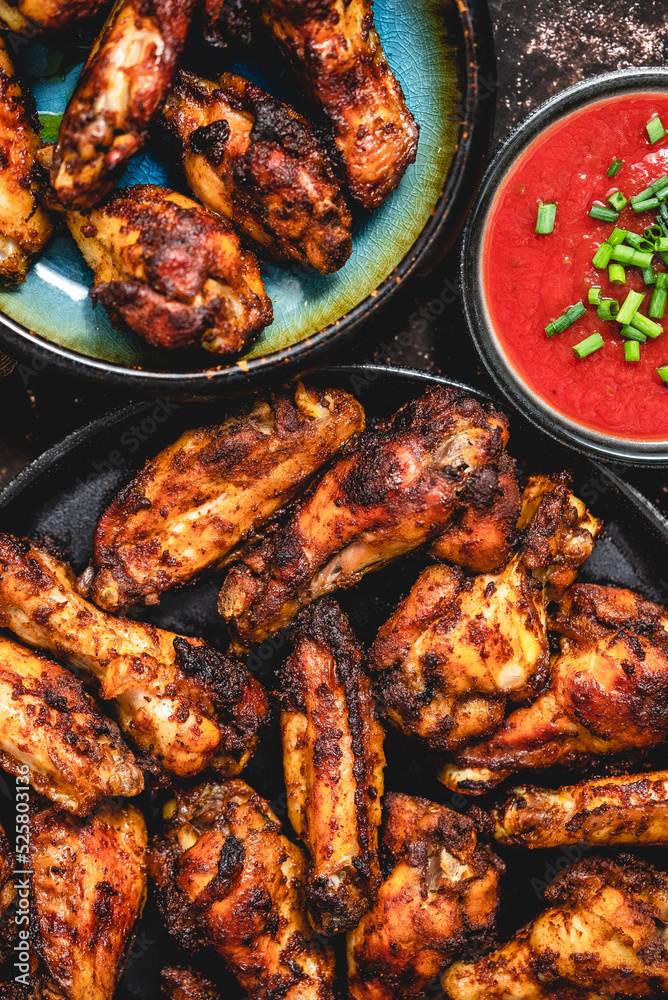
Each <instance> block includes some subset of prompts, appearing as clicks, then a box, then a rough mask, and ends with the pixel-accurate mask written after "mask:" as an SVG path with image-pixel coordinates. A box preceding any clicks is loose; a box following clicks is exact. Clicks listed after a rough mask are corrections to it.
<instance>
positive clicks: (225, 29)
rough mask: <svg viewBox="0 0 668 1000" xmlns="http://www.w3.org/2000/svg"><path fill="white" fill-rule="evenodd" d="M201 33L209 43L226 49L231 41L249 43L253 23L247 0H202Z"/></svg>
mask: <svg viewBox="0 0 668 1000" xmlns="http://www.w3.org/2000/svg"><path fill="white" fill-rule="evenodd" d="M202 21H203V24H202V33H203V35H204V40H205V41H206V42H208V44H209V45H215V46H216V47H217V48H220V49H226V48H227V47H228V46H229V44H230V43H231V42H232V41H237V42H239V43H240V44H242V45H250V43H251V41H252V37H253V25H252V20H251V14H250V9H249V7H248V2H247V0H204V5H203V11H202Z"/></svg>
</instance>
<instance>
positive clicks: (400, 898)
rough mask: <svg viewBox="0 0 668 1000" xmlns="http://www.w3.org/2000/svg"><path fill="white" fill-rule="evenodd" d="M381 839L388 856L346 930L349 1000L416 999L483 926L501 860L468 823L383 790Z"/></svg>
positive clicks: (495, 894)
mask: <svg viewBox="0 0 668 1000" xmlns="http://www.w3.org/2000/svg"><path fill="white" fill-rule="evenodd" d="M385 807H386V818H385V829H384V834H383V843H384V846H385V848H386V849H387V852H388V854H389V856H390V858H391V860H392V862H393V867H392V870H391V872H390V873H389V875H388V877H387V878H386V879H385V880H384V881H383V882H382V884H381V886H380V891H379V894H378V899H377V901H376V904H375V905H374V907H373V908H372V910H371V911H370V912H369V913H367V914H366V915H365V916H364V917H362V920H361V922H360V924H359V926H358V927H357V928H355V930H353V931H351V932H350V933H349V934H348V939H347V942H348V944H347V947H348V991H349V994H350V996H351V997H352V998H353V1000H405V998H410V997H421V996H423V994H424V993H425V992H426V990H427V987H428V986H429V984H430V983H431V981H432V980H433V978H434V977H435V976H437V975H438V973H439V972H440V971H441V970H442V969H443V968H444V967H445V966H446V965H447V963H448V962H449V961H451V960H452V959H453V957H454V956H455V955H456V954H457V953H458V952H459V953H461V952H462V951H463V950H464V949H465V948H466V947H467V946H470V945H472V944H474V943H476V942H477V943H478V944H480V943H481V942H482V941H484V940H485V938H486V937H487V935H488V933H489V932H490V931H491V929H492V927H493V924H494V920H495V917H496V911H497V908H498V903H499V876H500V875H501V874H502V873H503V871H504V866H503V863H502V862H501V861H500V860H499V858H497V857H496V855H495V854H493V852H492V851H491V850H490V849H489V847H488V845H487V844H486V843H484V842H483V841H482V840H481V839H480V838H479V835H478V831H477V830H476V828H475V826H474V824H473V822H472V821H471V820H470V819H468V818H467V817H465V816H461V815H460V814H459V813H456V812H453V811H452V810H450V809H446V808H445V807H444V806H440V805H436V804H435V803H434V802H429V801H428V800H427V799H418V798H412V797H411V796H408V795H398V794H394V793H392V794H389V795H387V796H386V799H385Z"/></svg>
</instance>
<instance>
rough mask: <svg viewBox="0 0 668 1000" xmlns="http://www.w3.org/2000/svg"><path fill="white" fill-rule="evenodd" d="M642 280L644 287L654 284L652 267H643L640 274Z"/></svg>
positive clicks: (654, 276)
mask: <svg viewBox="0 0 668 1000" xmlns="http://www.w3.org/2000/svg"><path fill="white" fill-rule="evenodd" d="M642 280H643V281H644V282H645V284H646V285H655V284H656V274H655V273H654V268H653V267H645V268H643V272H642Z"/></svg>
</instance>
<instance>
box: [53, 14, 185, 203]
mask: <svg viewBox="0 0 668 1000" xmlns="http://www.w3.org/2000/svg"><path fill="white" fill-rule="evenodd" d="M195 2H196V0H117V2H116V3H115V4H114V7H113V9H112V11H111V13H110V15H109V17H108V18H107V21H106V23H105V25H104V27H103V29H102V31H101V33H100V35H99V37H98V39H97V41H96V42H95V44H94V45H93V48H92V49H91V52H90V55H89V56H88V61H87V62H86V65H85V66H84V68H83V72H82V74H81V76H80V77H79V81H78V83H77V85H76V87H75V90H74V93H73V94H72V97H71V98H70V101H69V104H68V105H67V108H66V109H65V114H64V115H63V120H62V122H61V125H60V131H59V134H58V142H57V143H56V145H55V148H54V151H53V162H52V165H51V183H52V185H53V188H54V190H55V192H56V194H57V196H58V198H59V199H60V201H61V202H62V204H63V205H66V206H67V207H68V208H90V207H91V206H92V205H94V204H95V203H96V202H98V201H99V200H100V198H102V197H104V195H105V194H107V192H108V191H109V190H110V189H111V188H112V187H113V185H114V184H115V183H116V181H117V180H118V177H119V175H120V172H121V170H122V168H123V166H124V165H125V163H126V161H127V160H129V159H130V157H131V156H134V155H135V153H137V152H138V151H139V150H140V149H141V148H142V146H143V145H144V142H145V141H146V136H147V129H148V126H149V125H150V123H151V122H152V120H153V119H154V118H155V117H156V115H158V114H159V112H160V109H161V108H162V105H163V103H164V100H165V97H166V96H167V92H168V90H169V88H170V86H171V84H172V80H173V79H174V74H175V72H176V66H177V62H178V59H179V56H180V54H181V50H182V49H183V45H184V42H185V39H186V34H187V31H188V27H189V25H190V19H191V17H192V13H193V10H194V7H195Z"/></svg>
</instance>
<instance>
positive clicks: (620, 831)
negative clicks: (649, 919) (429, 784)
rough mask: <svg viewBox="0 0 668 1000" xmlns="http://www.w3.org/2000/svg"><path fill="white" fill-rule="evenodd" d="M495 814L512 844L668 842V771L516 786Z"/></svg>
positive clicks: (500, 833)
mask: <svg viewBox="0 0 668 1000" xmlns="http://www.w3.org/2000/svg"><path fill="white" fill-rule="evenodd" d="M492 816H493V817H494V820H495V821H496V834H495V836H496V839H497V840H498V841H499V843H501V844H508V845H509V846H510V847H528V848H536V847H560V846H561V845H562V844H597V845H605V844H668V771H650V772H648V773H644V774H624V775H621V776H620V777H612V778H596V779H592V780H590V781H581V782H580V783H579V784H577V785H566V786H565V787H562V788H557V789H549V788H535V787H534V786H533V785H526V786H521V787H519V788H513V789H512V791H511V792H510V794H509V796H508V797H507V799H506V800H505V802H503V803H502V804H501V805H499V806H498V807H497V808H496V809H495V810H493V812H492Z"/></svg>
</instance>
